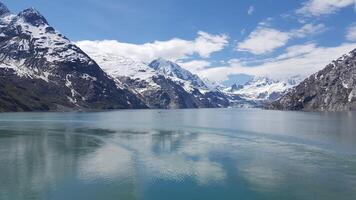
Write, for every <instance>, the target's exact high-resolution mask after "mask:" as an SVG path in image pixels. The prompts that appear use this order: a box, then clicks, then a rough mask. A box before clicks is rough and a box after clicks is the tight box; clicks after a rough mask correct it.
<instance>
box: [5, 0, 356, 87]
mask: <svg viewBox="0 0 356 200" xmlns="http://www.w3.org/2000/svg"><path fill="white" fill-rule="evenodd" d="M2 2H3V3H5V4H6V5H7V6H8V7H9V9H10V10H12V11H13V12H19V11H21V10H23V9H25V8H27V7H35V8H36V9H37V10H39V11H40V12H41V13H42V14H43V15H44V16H45V17H46V18H47V20H48V21H49V22H50V24H51V25H52V26H54V27H55V28H56V29H57V30H58V31H60V32H61V33H63V34H64V35H66V36H67V37H68V38H70V39H71V40H73V41H78V45H79V46H81V47H82V48H84V50H85V48H89V47H90V46H93V45H94V46H98V47H99V49H100V48H102V49H103V50H108V49H109V50H110V49H112V51H114V52H116V53H118V54H123V55H124V56H128V57H132V58H133V59H136V60H140V61H143V62H148V60H147V59H151V58H154V57H165V58H167V59H171V60H175V61H177V62H179V63H180V64H182V66H183V67H185V68H187V69H190V70H191V71H193V72H194V73H198V74H199V75H201V76H205V77H208V78H210V79H212V80H216V81H219V82H225V83H227V84H231V83H233V82H238V83H241V82H244V81H246V80H247V78H246V77H248V76H245V75H244V76H242V75H241V74H248V75H251V76H271V77H272V78H288V77H290V76H293V75H300V76H307V75H309V74H310V73H313V72H315V71H317V70H319V69H321V68H322V67H324V65H325V64H326V63H327V62H330V61H331V60H332V59H335V58H337V57H339V56H341V55H342V54H344V53H347V52H348V51H350V50H352V48H355V47H356V45H355V42H356V36H355V34H353V32H356V28H355V29H353V28H354V27H356V25H355V22H356V14H355V2H354V0H300V1H292V0H289V1H285V0H263V1H257V0H256V1H253V0H249V1H247V0H205V1H202V0H150V1H147V0H75V1H73V0H71V1H70V0H61V1H48V0H31V1H29V0H21V1H20V0H3V1H2ZM353 30H355V31H353ZM103 41H105V43H103ZM160 49H164V50H165V52H163V53H162V51H160ZM143 51H148V52H150V53H149V55H148V54H147V53H145V52H143ZM319 54H321V55H320V56H318V55H319ZM298 59H299V60H298ZM318 59H319V60H318Z"/></svg>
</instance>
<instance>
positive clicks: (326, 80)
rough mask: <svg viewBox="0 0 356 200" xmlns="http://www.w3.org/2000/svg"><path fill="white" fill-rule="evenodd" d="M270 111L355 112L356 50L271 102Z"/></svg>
mask: <svg viewBox="0 0 356 200" xmlns="http://www.w3.org/2000/svg"><path fill="white" fill-rule="evenodd" d="M270 108H272V109H282V110H318V111H343V110H356V49H354V50H352V51H351V52H350V53H348V54H346V55H343V56H342V57H340V58H339V59H337V60H335V61H333V62H332V63H331V64H329V65H327V66H326V67H325V68H324V69H323V70H321V71H319V72H317V73H315V74H313V75H311V76H310V77H308V78H307V79H305V80H304V81H303V82H301V83H300V84H299V85H298V86H296V87H294V88H293V89H292V90H291V91H290V92H288V93H287V94H286V95H284V96H283V97H282V98H280V99H279V100H278V101H276V102H274V103H272V105H271V106H270Z"/></svg>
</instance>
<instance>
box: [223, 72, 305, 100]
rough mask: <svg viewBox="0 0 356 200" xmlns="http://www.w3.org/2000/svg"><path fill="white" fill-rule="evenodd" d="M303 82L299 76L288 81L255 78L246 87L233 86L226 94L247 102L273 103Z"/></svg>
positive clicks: (226, 90)
mask: <svg viewBox="0 0 356 200" xmlns="http://www.w3.org/2000/svg"><path fill="white" fill-rule="evenodd" d="M301 80H302V79H301V77H299V76H296V77H292V78H290V79H288V80H274V79H270V78H267V77H254V78H253V79H252V80H250V81H248V82H247V83H246V84H244V85H239V86H237V85H233V86H232V87H230V88H227V89H225V90H224V91H225V92H226V93H230V94H236V95H239V96H240V97H242V98H244V99H247V100H257V101H273V100H276V99H278V98H279V97H281V96H282V95H283V94H284V93H285V92H287V91H288V90H289V89H291V88H293V87H294V86H296V85H297V84H298V83H299V82H300V81H301Z"/></svg>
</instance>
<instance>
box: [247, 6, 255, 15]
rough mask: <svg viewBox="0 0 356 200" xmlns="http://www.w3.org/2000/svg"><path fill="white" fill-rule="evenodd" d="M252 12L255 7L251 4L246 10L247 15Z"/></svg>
mask: <svg viewBox="0 0 356 200" xmlns="http://www.w3.org/2000/svg"><path fill="white" fill-rule="evenodd" d="M254 12H255V7H253V6H250V7H249V8H248V10H247V14H248V15H252V14H253V13H254Z"/></svg>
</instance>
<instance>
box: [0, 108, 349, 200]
mask: <svg viewBox="0 0 356 200" xmlns="http://www.w3.org/2000/svg"><path fill="white" fill-rule="evenodd" d="M0 199H1V200H25V199H26V200H28V199H40V200H42V199H43V200H72V199H73V200H74V199H75V200H81V199H83V200H91V199H93V200H94V199H95V200H106V199H108V200H117V199H120V200H125V199H128V200H131V199H152V200H158V199H162V200H168V199H169V200H172V199H173V200H174V199H177V200H183V199H204V200H210V199H214V200H215V199H219V200H220V199H221V200H229V199H231V200H232V199H234V200H236V199H252V200H253V199H264V200H265V199H288V200H292V199H313V200H314V199H322V200H327V199H333V200H334V199H338V200H342V199H350V200H355V199H356V113H355V112H344V113H307V112H281V111H265V110H240V109H200V110H127V111H112V112H96V113H3V114H0Z"/></svg>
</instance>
